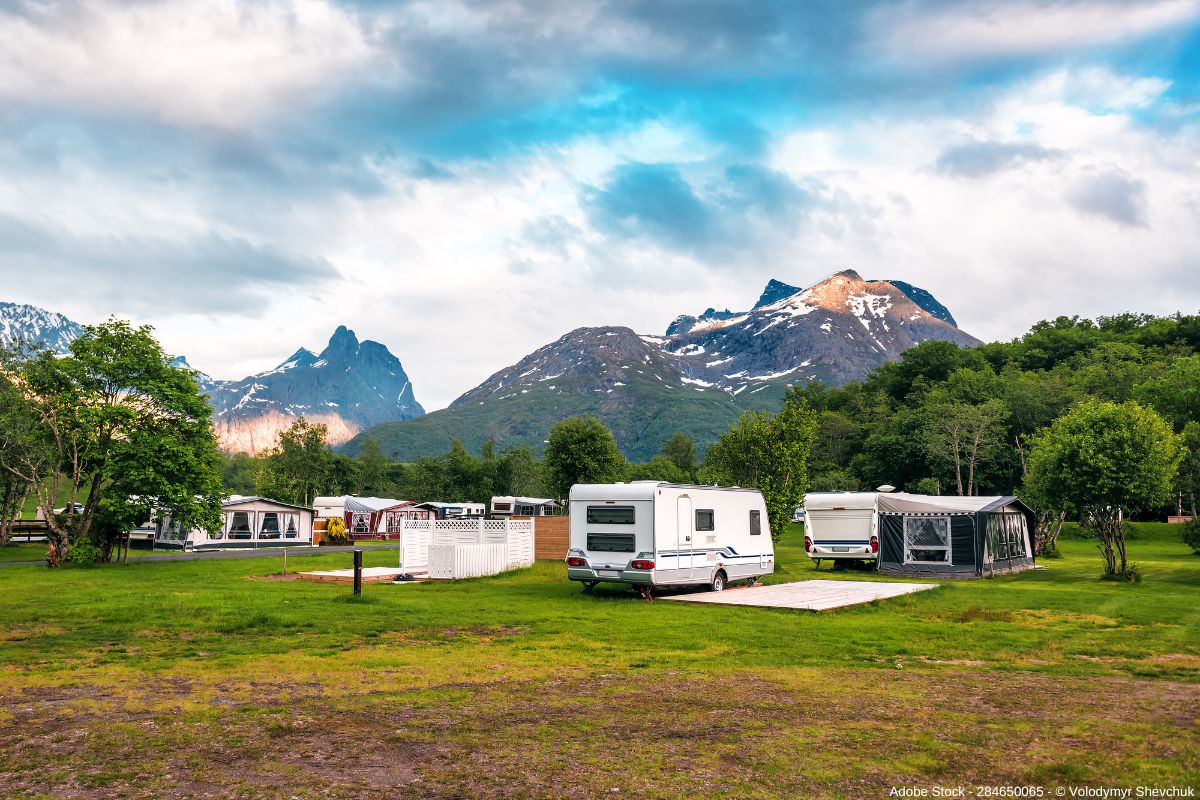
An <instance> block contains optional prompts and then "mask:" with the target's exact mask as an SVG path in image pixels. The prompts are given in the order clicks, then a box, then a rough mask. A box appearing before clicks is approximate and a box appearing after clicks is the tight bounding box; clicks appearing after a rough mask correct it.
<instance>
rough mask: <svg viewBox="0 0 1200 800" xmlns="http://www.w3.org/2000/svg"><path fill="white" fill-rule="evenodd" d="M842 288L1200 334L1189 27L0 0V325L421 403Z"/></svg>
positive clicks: (236, 373)
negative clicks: (314, 372) (401, 388)
mask: <svg viewBox="0 0 1200 800" xmlns="http://www.w3.org/2000/svg"><path fill="white" fill-rule="evenodd" d="M846 267H854V268H856V269H857V270H858V271H859V272H860V273H862V274H863V275H864V276H865V277H878V278H899V279H903V280H906V281H909V282H911V283H915V284H917V285H919V286H923V287H925V288H927V289H929V290H930V291H932V292H933V293H934V294H935V295H936V296H937V297H938V298H939V299H941V300H942V301H943V302H944V303H946V304H947V305H948V306H949V307H950V308H951V310H952V311H953V312H954V314H955V315H956V317H957V318H958V320H959V323H960V325H961V326H962V327H963V328H965V329H966V330H968V331H970V332H971V333H973V334H975V335H977V336H980V337H981V338H987V339H994V338H1011V337H1013V336H1016V335H1019V334H1020V333H1021V332H1022V331H1023V330H1025V329H1026V328H1027V327H1028V326H1029V325H1030V324H1031V323H1033V322H1035V321H1037V320H1039V319H1043V318H1048V317H1053V316H1057V315H1059V314H1080V315H1086V316H1095V315H1098V314H1108V313H1114V312H1119V311H1123V310H1137V311H1145V312H1152V313H1160V314H1161V313H1171V312H1174V311H1177V310H1183V311H1187V312H1193V313H1194V312H1195V311H1197V310H1198V309H1200V281H1198V280H1197V277H1198V276H1200V0H1149V1H1148V2H1144V3H1115V2H1101V1H1099V0H1079V1H1078V2H1062V3H1053V2H1023V1H1022V0H1006V2H1003V3H979V2H907V3H887V4H874V3H868V2H853V0H835V1H834V2H827V3H826V2H819V1H815V0H814V1H811V2H804V3H796V2H792V1H791V0H786V1H785V2H778V3H775V2H762V3H753V2H749V1H748V0H729V2H725V1H724V0H698V1H697V2H667V1H661V2H650V1H649V0H645V1H644V2H638V1H637V0H628V1H621V0H611V1H610V2H602V1H600V0H571V1H570V2H541V1H540V0H524V1H522V0H508V1H507V2H494V3H489V2H470V1H465V2H464V1H462V0H433V1H432V2H396V3H376V2H369V1H368V0H361V2H340V3H339V2H332V1H331V0H277V1H275V0H264V1H263V2H244V3H243V2H235V1H234V0H204V2H201V0H167V1H166V2H158V1H157V0H121V1H119V2H104V0H97V1H96V2H72V1H71V0H63V1H62V2H58V1H57V0H36V2H35V1H34V0H28V1H27V0H0V279H2V280H0V299H6V300H11V301H15V302H28V303H34V304H36V305H40V306H43V307H46V308H50V309H53V310H57V311H61V312H63V313H65V314H67V315H68V316H71V317H73V318H74V319H77V320H79V321H81V322H95V321H100V320H102V319H104V318H105V317H106V316H108V315H109V314H110V313H115V314H118V315H121V316H125V317H129V318H132V319H134V320H137V321H140V322H150V323H152V324H153V325H155V327H156V328H157V330H158V332H159V335H160V337H161V338H162V340H163V342H164V344H165V345H166V347H167V348H168V350H170V351H172V352H176V353H184V354H186V355H187V356H188V358H189V360H190V361H191V363H192V364H193V365H194V366H196V367H197V368H199V369H203V370H205V371H206V372H209V373H210V374H212V375H214V376H216V377H222V378H234V377H242V376H244V375H246V374H248V373H251V372H254V371H258V370H261V369H266V368H269V367H271V366H273V365H274V364H276V363H278V362H279V361H281V360H282V359H283V358H284V357H285V356H287V355H288V354H290V353H291V352H292V351H293V350H295V349H296V348H297V347H299V346H301V345H304V346H308V347H311V348H314V349H319V348H320V347H321V346H322V345H323V344H324V341H325V340H326V339H327V338H328V336H329V334H330V333H331V332H332V330H333V329H334V327H336V326H337V325H338V324H342V323H344V324H347V325H349V326H350V327H351V328H353V329H354V330H355V331H357V333H358V334H359V336H360V337H361V338H371V339H376V340H378V341H381V342H383V343H385V344H386V345H388V346H389V347H390V348H391V349H392V351H393V352H395V353H396V354H397V355H398V356H399V357H400V358H401V360H402V361H403V362H404V364H405V366H406V368H407V369H408V371H409V373H410V375H411V376H412V378H413V380H414V385H415V388H416V391H417V397H418V399H420V400H421V401H422V402H423V403H425V404H426V406H427V407H429V408H431V409H432V408H437V407H440V406H442V405H445V404H446V403H448V402H449V401H450V400H452V399H453V398H454V397H455V396H457V395H458V394H459V393H461V392H462V391H465V390H466V389H469V388H470V387H472V386H474V385H475V384H477V383H479V382H480V381H481V380H482V379H483V378H485V377H486V376H487V375H488V374H490V373H491V372H493V371H495V370H496V369H499V368H501V367H504V366H506V365H508V364H511V363H513V362H515V361H516V360H518V359H519V358H520V357H521V356H523V355H525V354H526V353H528V352H530V351H531V350H533V349H535V348H536V347H538V346H540V345H542V344H544V343H546V342H548V341H551V340H553V339H555V338H557V337H558V336H559V335H561V334H562V333H563V332H565V331H567V330H569V329H571V328H573V327H577V326H580V325H597V324H619V325H628V326H630V327H633V328H635V329H636V330H638V331H640V332H655V333H658V332H661V331H662V329H664V328H665V327H666V325H667V324H668V323H669V322H670V320H671V319H672V318H674V317H675V316H676V315H677V314H680V313H697V312H699V311H701V310H703V309H704V308H705V307H707V306H710V305H711V306H717V307H725V306H730V307H733V308H735V309H736V308H745V307H748V306H749V305H750V304H751V303H752V302H753V300H754V299H755V297H756V296H757V294H758V292H759V291H760V290H761V288H762V285H763V284H765V283H766V281H767V280H768V279H769V278H771V277H777V278H779V279H781V280H784V281H787V282H790V283H794V284H801V285H805V284H807V283H811V282H813V281H815V280H818V279H820V278H822V277H824V276H825V275H827V274H829V273H831V272H834V271H836V270H839V269H844V268H846Z"/></svg>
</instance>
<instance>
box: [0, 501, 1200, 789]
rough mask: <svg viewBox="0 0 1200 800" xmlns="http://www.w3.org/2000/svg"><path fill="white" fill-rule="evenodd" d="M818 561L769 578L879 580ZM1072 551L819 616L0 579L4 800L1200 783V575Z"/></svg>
mask: <svg viewBox="0 0 1200 800" xmlns="http://www.w3.org/2000/svg"><path fill="white" fill-rule="evenodd" d="M800 542H801V535H800V533H799V531H798V530H797V529H793V530H791V531H789V532H788V533H787V535H786V536H785V541H784V542H783V543H782V545H781V546H780V547H779V549H778V561H779V572H777V574H776V575H774V576H773V577H772V582H780V581H788V580H797V579H805V578H811V577H825V578H828V577H835V578H848V579H864V578H867V579H877V578H875V576H873V575H871V574H870V573H860V572H856V571H853V570H845V571H830V570H829V568H828V566H826V567H824V568H822V570H821V571H820V573H814V570H813V567H812V565H811V562H809V561H808V559H806V558H805V557H804V556H803V553H802V551H801V548H800ZM4 549H7V548H4ZM1062 550H1063V553H1064V556H1063V557H1062V558H1058V559H1051V560H1047V561H1045V562H1044V563H1045V565H1046V567H1047V568H1046V569H1044V570H1037V571H1031V572H1026V573H1022V574H1020V575H1015V576H1008V577H1001V578H996V579H991V580H980V581H960V582H947V583H945V584H944V585H943V586H941V587H940V588H938V589H936V590H933V591H929V592H923V593H920V594H916V595H911V596H906V597H900V598H896V599H892V600H887V601H883V602H880V603H874V604H870V605H865V606H861V607H855V608H849V609H842V610H838V611H833V612H824V613H821V614H813V613H810V612H798V611H789V610H772V609H754V608H737V607H720V606H706V605H691V604H683V603H671V602H661V601H659V602H653V603H646V602H644V601H642V600H640V599H638V598H637V597H636V596H635V595H634V594H633V593H631V592H625V591H618V590H616V589H611V590H606V589H604V588H598V589H597V590H596V592H595V593H594V594H592V595H585V594H582V593H581V592H580V588H579V586H578V585H575V584H570V583H568V582H567V581H566V580H565V575H564V573H565V570H564V568H563V566H562V565H561V564H558V563H539V564H537V565H536V566H535V567H533V568H532V569H528V570H521V571H517V572H514V573H510V574H507V575H503V576H498V577H495V578H488V579H480V580H471V581H460V582H456V583H452V584H410V585H390V584H368V585H367V586H365V587H364V594H363V596H362V597H361V598H357V599H356V598H353V597H352V596H351V594H350V589H349V587H348V586H342V585H330V584H311V583H306V582H302V581H297V580H291V579H283V578H280V577H278V573H279V571H280V567H281V560H280V559H279V558H263V559H248V560H230V561H192V562H166V563H150V562H142V563H131V564H129V565H128V566H109V567H98V568H75V569H63V570H60V571H50V570H47V569H45V568H41V567H32V566H22V567H11V568H5V569H3V570H0V796H3V797H35V798H40V797H81V798H90V797H105V798H107V797H128V798H159V797H205V796H213V797H217V796H219V797H239V798H276V797H280V798H292V797H300V798H308V797H317V796H319V797H336V798H340V797H344V798H357V797H364V796H385V797H391V796H400V795H401V794H404V793H409V794H410V795H411V796H415V797H437V798H455V797H463V798H466V797H595V796H599V795H601V794H603V795H606V796H614V795H615V796H626V797H629V796H632V797H688V798H725V797H748V798H751V797H752V798H758V797H763V798H765V797H780V796H785V797H818V798H824V797H829V798H870V797H886V796H887V794H888V790H889V789H890V788H891V787H893V786H908V787H932V786H934V785H938V786H956V785H963V786H968V787H974V786H976V785H987V786H993V785H1015V784H1021V785H1026V784H1037V785H1041V786H1046V787H1050V791H1051V793H1053V787H1055V786H1060V785H1061V786H1068V785H1084V784H1086V785H1092V786H1132V785H1138V784H1146V785H1155V786H1195V785H1197V784H1200V735H1198V732H1197V724H1198V723H1200V602H1198V600H1200V557H1197V556H1193V555H1191V553H1190V551H1189V550H1188V549H1187V548H1186V547H1184V546H1183V545H1182V544H1181V543H1180V542H1179V541H1178V539H1177V538H1176V536H1175V532H1174V531H1173V530H1171V529H1170V528H1168V527H1167V526H1165V525H1149V524H1148V525H1139V526H1136V529H1135V538H1133V540H1132V541H1131V542H1130V553H1131V557H1132V559H1133V560H1134V561H1136V562H1138V564H1139V565H1140V566H1141V568H1142V572H1143V575H1144V578H1143V580H1142V581H1141V582H1140V583H1137V584H1131V585H1118V584H1114V583H1108V582H1104V581H1100V580H1098V576H1099V574H1100V571H1101V560H1100V557H1099V555H1098V554H1097V552H1096V549H1095V546H1094V545H1093V544H1092V543H1090V542H1087V541H1083V540H1079V539H1074V538H1065V539H1064V540H1063V542H1062ZM394 559H395V553H394V552H391V551H379V550H376V551H368V552H367V553H366V555H365V562H366V564H367V566H376V565H379V566H382V565H390V564H392V563H394ZM7 560H15V559H7ZM349 564H350V556H349V554H330V555H320V556H311V557H305V558H302V559H301V558H296V559H289V567H292V568H293V569H295V568H303V569H313V568H332V567H338V566H349Z"/></svg>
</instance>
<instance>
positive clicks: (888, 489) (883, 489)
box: [875, 483, 896, 492]
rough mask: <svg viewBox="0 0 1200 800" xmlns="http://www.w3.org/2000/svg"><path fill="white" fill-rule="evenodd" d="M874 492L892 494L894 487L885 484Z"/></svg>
mask: <svg viewBox="0 0 1200 800" xmlns="http://www.w3.org/2000/svg"><path fill="white" fill-rule="evenodd" d="M875 491H877V492H894V491H896V487H895V486H892V485H891V484H890V483H885V484H884V485H883V486H880V487H879V488H877V489H876V490H875Z"/></svg>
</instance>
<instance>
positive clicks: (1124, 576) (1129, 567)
mask: <svg viewBox="0 0 1200 800" xmlns="http://www.w3.org/2000/svg"><path fill="white" fill-rule="evenodd" d="M1104 580H1106V581H1120V582H1122V583H1139V582H1140V581H1141V580H1142V568H1141V566H1139V565H1138V564H1136V563H1135V562H1133V561H1129V562H1126V564H1125V569H1124V570H1117V571H1116V572H1107V573H1105V574H1104Z"/></svg>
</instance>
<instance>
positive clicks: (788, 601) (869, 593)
mask: <svg viewBox="0 0 1200 800" xmlns="http://www.w3.org/2000/svg"><path fill="white" fill-rule="evenodd" d="M936 587H937V584H936V583H885V582H882V581H823V580H814V581H799V582H797V583H778V584H775V585H773V586H751V587H737V588H733V589H726V590H725V591H723V592H700V593H695V594H678V595H672V596H668V597H662V598H660V599H662V600H681V601H683V602H685V603H717V604H718V605H728V606H762V607H766V608H796V609H804V610H807V611H827V610H829V609H831V608H843V607H845V606H853V605H858V604H859V603H870V602H873V601H875V600H886V599H887V598H889V597H899V596H900V595H903V594H912V593H913V592H921V591H924V590H926V589H934V588H936Z"/></svg>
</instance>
